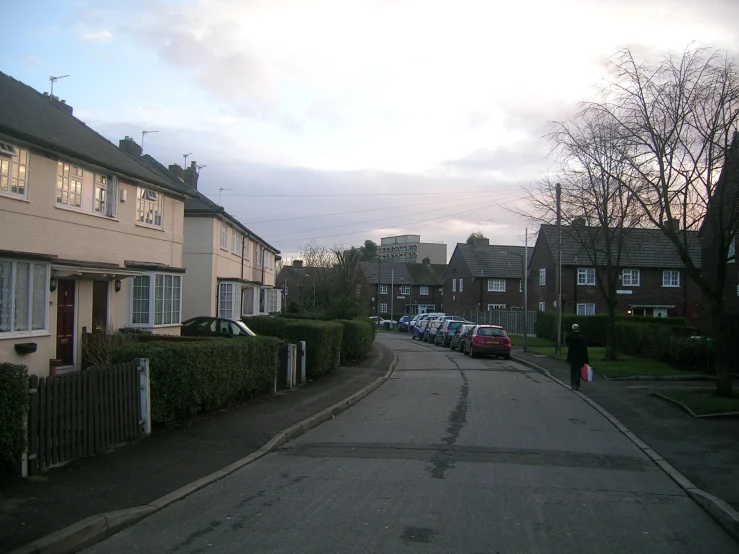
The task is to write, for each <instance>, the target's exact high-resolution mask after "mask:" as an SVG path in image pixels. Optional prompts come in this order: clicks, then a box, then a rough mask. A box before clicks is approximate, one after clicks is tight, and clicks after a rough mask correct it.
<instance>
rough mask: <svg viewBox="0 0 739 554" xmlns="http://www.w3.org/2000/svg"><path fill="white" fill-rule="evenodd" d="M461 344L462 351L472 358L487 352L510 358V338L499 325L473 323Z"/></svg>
mask: <svg viewBox="0 0 739 554" xmlns="http://www.w3.org/2000/svg"><path fill="white" fill-rule="evenodd" d="M463 344H464V353H465V354H469V355H470V357H472V358H475V357H477V356H484V355H488V354H489V355H494V356H502V357H503V358H504V359H506V360H510V359H511V339H510V337H509V336H508V333H506V331H505V329H503V327H501V326H500V325H475V327H473V328H472V330H470V332H469V333H468V334H467V336H466V337H465V338H464V343H463Z"/></svg>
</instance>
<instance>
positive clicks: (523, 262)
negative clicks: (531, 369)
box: [500, 230, 529, 352]
mask: <svg viewBox="0 0 739 554" xmlns="http://www.w3.org/2000/svg"><path fill="white" fill-rule="evenodd" d="M527 233H528V230H527ZM527 238H528V237H527ZM527 242H528V241H527ZM526 250H528V245H527V247H526ZM524 252H526V251H524ZM500 253H501V254H513V255H514V256H518V257H519V258H521V274H522V275H521V276H522V277H523V351H524V352H528V349H527V340H526V338H527V336H528V333H527V327H528V320H527V319H528V318H527V316H528V311H529V294H528V290H529V276H528V272H527V271H526V259H525V258H524V256H523V255H521V254H519V253H518V252H506V251H505V250H501V252H500ZM526 254H528V252H526ZM526 254H524V255H526Z"/></svg>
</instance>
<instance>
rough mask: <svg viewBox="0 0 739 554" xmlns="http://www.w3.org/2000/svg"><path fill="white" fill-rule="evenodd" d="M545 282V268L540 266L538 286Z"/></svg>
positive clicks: (543, 284)
mask: <svg viewBox="0 0 739 554" xmlns="http://www.w3.org/2000/svg"><path fill="white" fill-rule="evenodd" d="M546 284H547V268H546V267H542V268H540V269H539V286H540V287H543V286H545V285H546Z"/></svg>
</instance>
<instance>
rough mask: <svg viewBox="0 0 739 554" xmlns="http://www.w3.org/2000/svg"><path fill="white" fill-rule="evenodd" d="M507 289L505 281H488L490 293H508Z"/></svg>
mask: <svg viewBox="0 0 739 554" xmlns="http://www.w3.org/2000/svg"><path fill="white" fill-rule="evenodd" d="M501 284H502V288H501ZM506 287H507V285H506V280H505V279H488V292H506Z"/></svg>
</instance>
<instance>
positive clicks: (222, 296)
mask: <svg viewBox="0 0 739 554" xmlns="http://www.w3.org/2000/svg"><path fill="white" fill-rule="evenodd" d="M240 308H241V286H240V285H237V284H236V283H218V317H224V318H226V319H237V318H238V317H239V315H240V313H239V312H240Z"/></svg>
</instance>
